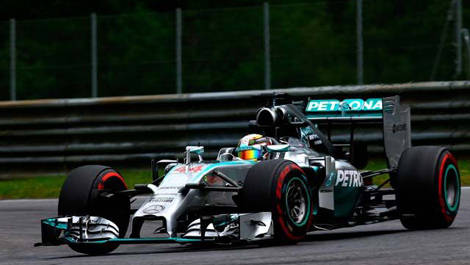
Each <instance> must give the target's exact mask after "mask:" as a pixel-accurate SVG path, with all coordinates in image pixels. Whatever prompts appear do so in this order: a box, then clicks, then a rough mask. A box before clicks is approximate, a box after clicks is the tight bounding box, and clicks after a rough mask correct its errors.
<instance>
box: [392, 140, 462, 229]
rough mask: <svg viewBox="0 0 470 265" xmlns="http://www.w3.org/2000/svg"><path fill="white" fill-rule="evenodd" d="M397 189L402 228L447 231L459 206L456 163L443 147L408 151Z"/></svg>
mask: <svg viewBox="0 0 470 265" xmlns="http://www.w3.org/2000/svg"><path fill="white" fill-rule="evenodd" d="M394 188H395V190H396V196H397V206H398V211H399V214H400V220H401V223H402V224H403V226H405V227H406V228H408V229H436V228H447V227H449V226H450V225H451V224H452V222H453V221H454V219H455V216H456V215H457V212H458V209H459V204H460V193H461V190H460V173H459V170H458V166H457V160H456V159H455V158H454V156H453V155H452V153H451V152H450V151H449V150H447V149H446V148H444V147H437V146H418V147H412V148H409V149H407V150H406V151H405V152H403V154H402V156H401V158H400V161H399V165H398V172H397V174H396V176H395V185H394Z"/></svg>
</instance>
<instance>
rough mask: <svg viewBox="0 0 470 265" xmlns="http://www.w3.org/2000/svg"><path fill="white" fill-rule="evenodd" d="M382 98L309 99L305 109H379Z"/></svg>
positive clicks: (316, 110)
mask: <svg viewBox="0 0 470 265" xmlns="http://www.w3.org/2000/svg"><path fill="white" fill-rule="evenodd" d="M381 110H382V99H381V98H369V99H367V100H363V99H360V98H350V99H345V100H343V101H339V100H337V99H319V100H310V101H309V102H308V104H307V107H306V109H305V111H306V112H338V111H381Z"/></svg>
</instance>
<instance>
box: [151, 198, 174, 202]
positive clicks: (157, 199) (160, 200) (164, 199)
mask: <svg viewBox="0 0 470 265" xmlns="http://www.w3.org/2000/svg"><path fill="white" fill-rule="evenodd" d="M173 199H174V198H173V197H156V198H153V199H152V200H151V201H150V202H163V203H171V202H172V201H173Z"/></svg>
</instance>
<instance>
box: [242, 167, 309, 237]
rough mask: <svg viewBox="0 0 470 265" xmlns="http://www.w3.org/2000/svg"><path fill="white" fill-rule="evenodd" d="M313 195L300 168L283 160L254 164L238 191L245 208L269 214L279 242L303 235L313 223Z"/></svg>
mask: <svg viewBox="0 0 470 265" xmlns="http://www.w3.org/2000/svg"><path fill="white" fill-rule="evenodd" d="M312 198H313V196H312V192H311V189H310V188H309V185H308V181H307V177H306V175H305V173H304V172H303V170H302V169H301V168H300V167H299V166H298V165H297V164H295V163H294V162H291V161H288V160H282V159H276V160H268V161H262V162H259V163H258V164H256V165H254V166H253V167H252V168H251V169H250V170H249V171H248V173H247V176H246V179H245V183H244V185H243V189H242V190H241V191H240V203H241V207H242V208H243V209H244V210H246V211H250V212H261V211H270V212H271V213H272V219H273V224H274V237H275V239H276V240H278V241H279V242H281V243H296V242H297V241H299V240H302V239H303V238H304V237H305V234H306V233H307V232H308V230H309V228H310V226H311V223H312V217H313V209H314V201H313V199H312Z"/></svg>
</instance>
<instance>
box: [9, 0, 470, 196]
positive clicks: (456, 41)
mask: <svg viewBox="0 0 470 265" xmlns="http://www.w3.org/2000/svg"><path fill="white" fill-rule="evenodd" d="M0 6H1V8H0V199H1V198H31V197H56V196H57V194H58V192H59V190H60V186H61V184H62V182H63V180H64V179H65V175H66V172H68V171H69V170H70V169H72V168H74V167H76V166H80V165H85V164H104V165H111V166H114V167H115V168H116V169H118V170H121V171H122V173H123V175H124V176H125V177H126V181H128V182H129V184H130V186H131V187H132V184H133V183H139V182H140V183H145V182H148V181H149V180H150V171H149V170H148V168H149V166H150V160H151V159H163V158H167V159H172V158H174V157H176V156H180V155H181V153H182V152H183V151H184V147H185V146H186V145H204V146H205V148H206V153H205V157H206V158H207V159H213V158H214V157H215V155H216V154H217V151H218V150H219V148H220V147H224V146H234V145H236V144H237V142H238V140H239V139H240V137H242V136H243V135H244V134H246V133H247V128H248V121H249V120H251V119H253V118H254V117H255V113H256V110H257V109H258V108H259V107H261V106H263V105H264V104H266V102H267V101H269V100H270V99H272V95H273V93H275V92H282V93H288V94H289V95H291V96H292V97H293V98H294V99H295V100H306V99H307V98H308V97H315V98H338V99H342V98H364V99H366V98H371V97H384V96H390V95H400V97H401V100H402V102H403V103H404V104H408V105H410V107H411V112H412V117H411V119H412V140H413V144H414V145H428V144H432V145H445V146H448V147H449V148H450V149H451V150H452V151H453V152H455V153H456V154H457V155H458V157H459V160H460V161H461V162H460V167H461V172H462V175H463V176H464V178H463V181H464V184H470V163H468V162H469V159H468V157H469V156H468V152H470V144H468V143H469V141H470V114H469V113H470V82H469V81H466V80H470V38H469V33H468V30H467V26H468V25H469V24H468V21H470V2H469V1H462V0H428V1H405V0H393V1H391V0H311V1H308V0H290V1H285V0H284V1H281V0H270V1H267V0H225V1H220V0H219V1H217V0H192V1H183V0H180V1H174V0H172V1H170V0H159V1H150V0H140V1H130V0H104V1H73V2H72V1H57V0H54V1H52V0H43V1H28V0H16V1H6V0H0ZM469 27H470V26H469ZM202 92H203V93H202ZM125 96H134V97H125ZM356 133H357V138H356V140H358V141H362V142H365V143H367V144H368V146H369V149H368V150H369V153H370V154H371V157H372V159H371V160H370V164H369V169H379V168H384V167H386V165H385V163H384V162H383V160H380V158H382V157H383V142H382V136H383V135H382V131H381V128H377V127H375V128H372V127H370V126H369V127H367V126H364V127H361V128H357V131H356ZM349 135H350V134H349V131H348V130H344V128H343V129H340V130H338V131H336V132H334V134H333V136H332V140H333V141H334V142H336V143H345V142H347V141H348V140H349Z"/></svg>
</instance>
